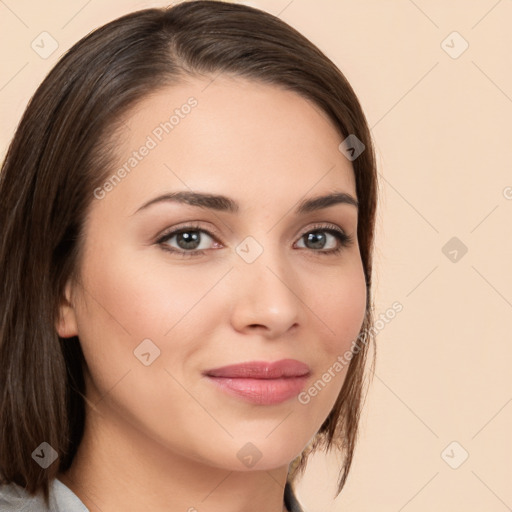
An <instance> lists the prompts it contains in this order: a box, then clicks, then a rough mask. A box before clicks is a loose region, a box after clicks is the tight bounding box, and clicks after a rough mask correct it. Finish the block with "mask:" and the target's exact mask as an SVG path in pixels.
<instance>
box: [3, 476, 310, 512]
mask: <svg viewBox="0 0 512 512" xmlns="http://www.w3.org/2000/svg"><path fill="white" fill-rule="evenodd" d="M284 501H285V504H286V506H287V508H288V510H290V511H291V512H301V508H300V505H299V503H298V502H297V500H296V498H295V495H294V493H293V490H292V488H291V486H290V485H289V484H287V485H286V488H285V500H284ZM0 510H1V511H2V512H89V509H88V508H87V507H86V506H85V505H84V504H83V503H82V502H81V501H80V499H79V498H78V496H77V495H76V494H75V493H74V492H73V491H72V490H71V489H70V488H69V487H67V486H66V485H64V484H63V483H62V482H61V481H60V480H58V479H57V478H56V479H54V480H53V481H52V482H51V483H50V507H49V508H47V507H46V506H45V504H44V499H43V496H42V495H41V494H39V495H36V496H30V494H29V493H28V492H27V491H26V490H25V489H24V488H23V487H20V486H19V485H16V484H14V483H11V484H8V485H2V486H0Z"/></svg>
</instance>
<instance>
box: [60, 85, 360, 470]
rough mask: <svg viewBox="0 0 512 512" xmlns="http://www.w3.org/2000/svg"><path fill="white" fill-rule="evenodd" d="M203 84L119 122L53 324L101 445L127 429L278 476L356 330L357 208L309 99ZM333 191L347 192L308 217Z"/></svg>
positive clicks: (345, 169)
mask: <svg viewBox="0 0 512 512" xmlns="http://www.w3.org/2000/svg"><path fill="white" fill-rule="evenodd" d="M208 84H209V81H201V80H199V79H197V80H196V79H194V80H190V81H189V82H188V83H187V84H183V85H179V86H173V87H169V88H166V89H164V90H161V91H160V92H158V93H155V94H153V95H151V96H150V97H147V98H146V99H145V100H144V101H142V102H141V103H139V104H138V105H137V107H136V108H135V109H134V110H133V111H132V112H131V113H130V115H129V116H128V117H127V118H126V122H125V124H124V125H123V130H122V133H121V134H120V135H119V138H118V139H116V140H118V142H116V144H118V146H117V148H118V150H117V165H116V166H115V167H114V168H112V169H111V172H110V173H109V175H108V177H107V181H106V182H105V184H104V185H103V186H102V187H100V188H99V189H96V190H95V193H94V197H92V196H91V200H92V204H91V208H90V215H89V216H88V218H87V223H86V226H85V245H84V251H83V253H82V259H81V266H80V269H79V270H80V276H81V281H82V283H81V284H80V285H78V284H71V283H69V286H68V288H67V293H68V296H69V297H70V303H71V307H66V306H63V308H62V316H61V320H60V321H59V323H58V326H57V328H58V331H59V334H60V335H61V336H63V337H66V336H72V335H74V334H77V335H78V336H79V339H80V342H81V345H82V348H83V352H84V355H85V359H86V362H87V371H86V379H87V381H86V382H87V396H88V398H90V400H91V402H93V403H95V404H96V405H97V408H98V409H101V415H100V416H99V417H100V418H101V419H100V421H99V422H97V423H96V425H97V427H96V428H102V427H105V428H111V429H114V430H115V431H116V436H115V437H113V442H122V441H120V440H122V439H123V438H124V437H126V438H128V436H130V439H134V437H133V435H134V432H135V433H136V434H135V439H136V441H137V442H138V441H140V442H142V441H144V442H151V443H155V442H156V443H158V446H160V453H161V454H167V455H169V456H172V455H173V454H174V455H177V456H180V457H187V458H190V459H193V460H195V461H199V462H203V463H206V464H208V465H213V466H215V467H221V468H226V469H231V470H242V471H243V470H245V469H250V468H252V467H254V468H255V469H270V468H276V467H280V466H283V465H287V464H288V463H289V462H290V461H291V460H292V459H293V458H294V457H296V456H297V455H298V454H299V453H300V452H301V451H302V450H303V448H304V447H305V445H306V444H307V443H308V442H309V441H310V440H311V438H312V436H314V434H315V433H316V432H317V430H318V429H319V428H320V426H321V424H322V423H323V422H324V420H325V418H326V417H327V415H328V414H329V412H330V411H331V409H332V407H333V405H334V402H335V400H336V397H337V396H338V393H339V391H340V389H341V387H342V384H343V381H344V379H345V375H346V370H347V365H346V364H341V363H340V362H339V361H340V360H341V359H342V358H343V354H344V353H345V352H346V351H347V350H348V349H350V348H351V345H352V342H353V341H354V339H355V338H356V337H357V335H358V333H359V330H360V328H361V324H362V322H363V318H364V313H365V304H366V287H365V279H364V274H363V267H362V263H361V258H360V253H359V246H358V242H357V206H356V205H354V204H350V200H348V201H347V200H343V198H345V199H346V198H347V197H348V196H351V197H353V198H356V193H355V180H354V174H353V173H354V171H353V168H352V165H351V163H350V161H349V160H347V158H345V156H344V155H343V154H342V153H341V152H340V151H339V149H338V146H339V144H340V142H341V141H342V138H341V137H340V136H339V135H338V134H337V132H336V130H335V129H334V127H333V126H332V125H331V123H330V121H329V120H328V119H327V117H326V115H324V114H323V113H322V112H321V111H320V110H319V108H317V107H316V106H313V105H312V104H311V103H310V102H308V101H307V100H305V99H304V98H302V97H300V96H298V95H296V94H295V93H292V92H289V91H284V90H281V89H279V88H276V87H273V86H270V85H262V84H257V83H255V82H252V81H246V80H243V79H240V78H229V77H227V76H220V77H217V78H216V79H215V80H214V81H213V82H211V83H210V84H209V85H208ZM172 116H174V117H172ZM166 123H167V124H166ZM144 148H145V149H144ZM122 169H124V172H123V171H122ZM176 193H184V194H192V193H194V194H200V195H201V196H200V197H199V198H198V197H197V196H196V197H195V198H194V197H191V196H189V199H188V200H187V198H186V196H184V195H183V196H181V199H182V200H179V199H180V197H179V196H178V197H175V198H174V200H173V199H171V198H170V194H176ZM329 194H345V196H344V195H340V196H338V197H341V199H342V200H341V202H340V201H331V202H329V201H327V202H324V203H322V202H321V201H320V202H317V203H309V206H305V207H304V205H306V204H307V203H306V202H308V201H310V200H311V199H312V198H317V197H320V196H326V195H329ZM166 195H167V198H166ZM213 196H223V198H225V199H215V200H214V199H213ZM301 206H302V208H300V207H301ZM177 230H180V233H181V234H173V232H174V231H177ZM338 232H340V233H341V235H338V234H337V233H338ZM345 237H349V239H348V240H349V241H347V240H346V239H345ZM282 360H288V361H284V362H283V363H282V364H277V365H274V367H273V368H271V369H270V370H269V367H270V366H272V365H270V363H275V362H278V361H282ZM289 360H295V361H297V362H298V363H293V362H290V361H289ZM343 361H345V363H346V362H347V360H346V359H343ZM254 362H257V363H259V364H252V363H254ZM337 362H338V364H336V363H337ZM242 363H249V364H248V365H245V367H244V366H242V367H241V368H238V369H235V370H233V369H227V370H225V371H219V372H212V371H211V370H213V369H218V368H222V367H226V366H231V365H241V364H242ZM300 363H302V364H300ZM274 372H275V373H274ZM208 374H209V375H208ZM326 375H327V376H326ZM264 377H267V378H266V379H265V378H264ZM315 383H316V387H315ZM312 387H313V388H314V389H313V391H311V392H309V391H308V390H309V389H310V388H312ZM315 390H316V392H315ZM299 393H301V394H300V395H299ZM114 425H115V427H114ZM128 432H130V434H128ZM249 443H250V444H249ZM255 461H256V462H255Z"/></svg>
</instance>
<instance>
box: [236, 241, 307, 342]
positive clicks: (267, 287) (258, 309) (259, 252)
mask: <svg viewBox="0 0 512 512" xmlns="http://www.w3.org/2000/svg"><path fill="white" fill-rule="evenodd" d="M264 238H265V242H264V243H265V245H263V244H262V243H260V242H259V241H258V240H256V239H255V238H254V237H252V236H249V237H247V238H246V239H244V240H243V241H242V242H241V243H240V244H239V245H238V246H237V247H236V250H235V252H236V258H235V269H236V271H235V275H236V277H234V278H235V279H236V281H237V285H236V286H237V293H236V303H235V304H234V308H233V323H234V324H236V326H237V328H238V329H245V328H246V327H249V326H253V327H254V326H256V325H258V326H262V327H266V328H267V330H269V332H270V331H272V332H273V333H274V334H278V333H283V332H286V330H288V329H289V328H290V327H292V326H293V325H294V324H295V323H298V321H299V319H300V312H301V307H302V303H301V301H300V300H299V297H298V291H297V290H296V289H297V288H298V285H299V283H298V281H297V280H296V279H294V278H293V267H291V265H289V263H287V261H286V255H285V253H284V251H283V248H282V247H279V245H278V244H274V243H272V244H271V243H270V242H269V240H270V238H271V236H270V235H268V236H266V237H264ZM260 240H261V237H260Z"/></svg>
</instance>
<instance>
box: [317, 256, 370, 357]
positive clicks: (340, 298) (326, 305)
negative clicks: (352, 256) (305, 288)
mask: <svg viewBox="0 0 512 512" xmlns="http://www.w3.org/2000/svg"><path fill="white" fill-rule="evenodd" d="M309 289H311V290H315V293H314V295H313V297H312V304H313V306H312V309H314V311H313V312H314V313H315V314H316V315H317V316H318V318H319V319H321V320H322V322H321V323H323V324H324V327H325V329H323V331H322V332H324V333H325V335H324V336H323V337H322V342H323V346H322V348H323V351H324V354H326V355H329V356H330V357H331V358H332V357H333V356H335V357H337V356H338V355H339V354H340V352H341V351H342V352H344V351H345V350H347V349H348V348H350V346H351V345H352V342H353V341H354V340H355V339H356V338H357V335H358V334H359V332H360V329H361V326H362V324H363V321H364V317H365V313H366V300H367V296H366V281H365V277H364V272H363V267H362V264H361V263H360V262H357V261H355V262H354V264H353V265H350V266H347V267H341V268H340V270H339V272H338V273H337V274H336V275H334V276H333V277H332V278H330V279H325V280H324V281H323V282H316V283H311V287H309Z"/></svg>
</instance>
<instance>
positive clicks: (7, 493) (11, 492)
mask: <svg viewBox="0 0 512 512" xmlns="http://www.w3.org/2000/svg"><path fill="white" fill-rule="evenodd" d="M0 510H2V512H32V511H33V512H36V511H40V512H43V511H47V510H48V508H47V507H46V506H45V504H44V500H43V497H42V495H41V496H39V495H36V496H31V495H30V494H29V493H28V492H27V491H26V490H25V489H24V488H23V487H20V486H19V485H16V484H15V483H10V484H4V485H0Z"/></svg>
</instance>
